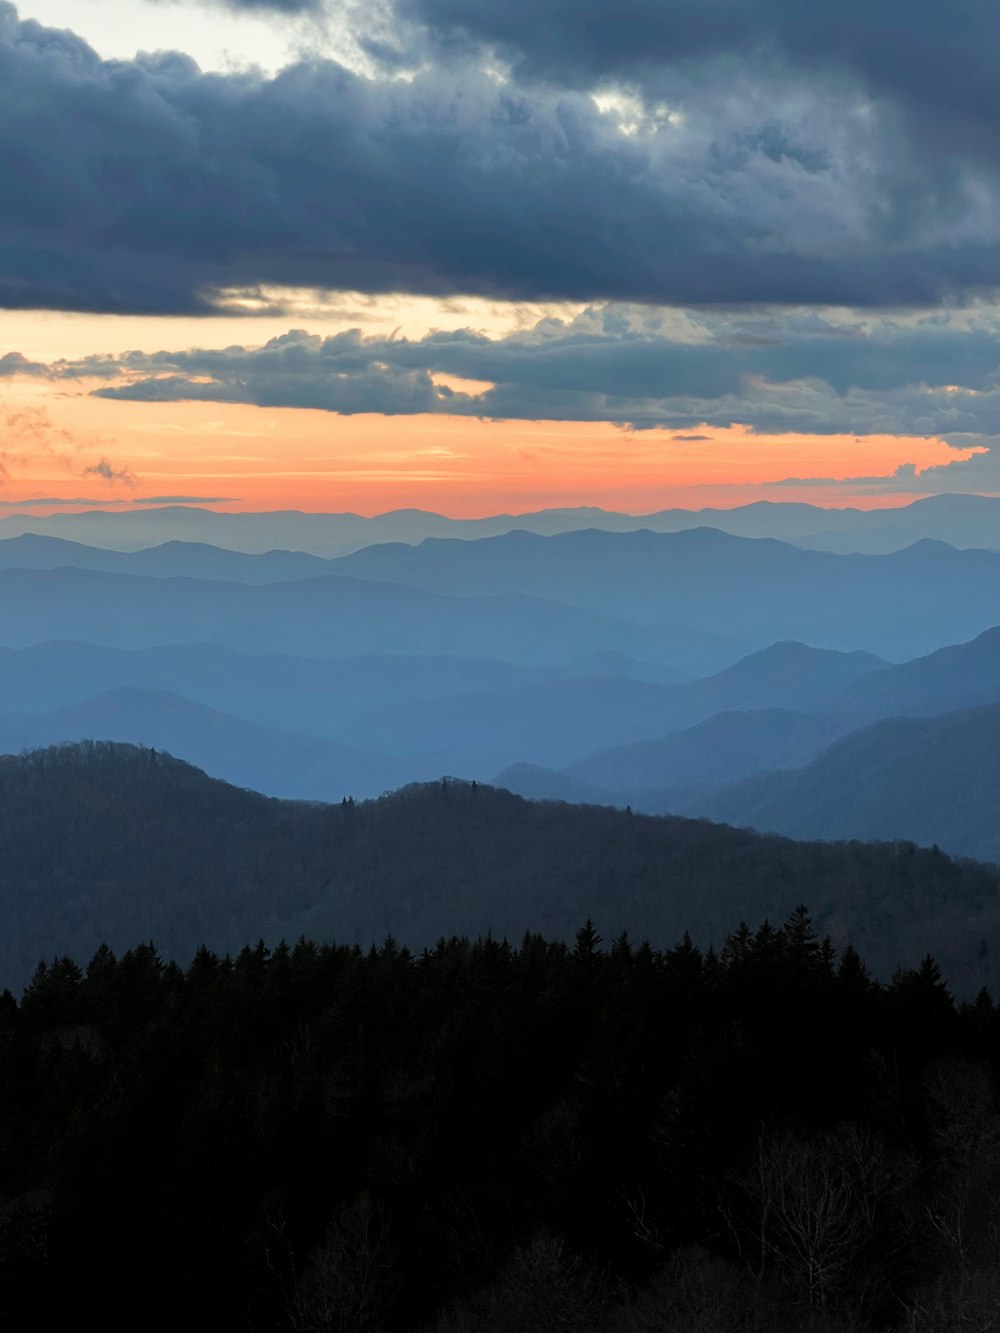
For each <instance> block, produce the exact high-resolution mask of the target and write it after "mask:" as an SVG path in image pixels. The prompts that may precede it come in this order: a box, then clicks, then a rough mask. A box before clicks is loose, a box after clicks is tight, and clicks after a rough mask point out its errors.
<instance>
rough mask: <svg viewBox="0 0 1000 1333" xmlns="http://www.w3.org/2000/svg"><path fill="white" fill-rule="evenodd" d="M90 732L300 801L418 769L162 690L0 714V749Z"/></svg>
mask: <svg viewBox="0 0 1000 1333" xmlns="http://www.w3.org/2000/svg"><path fill="white" fill-rule="evenodd" d="M93 737H100V738H101V739H102V740H108V741H127V742H131V743H134V744H139V745H143V746H148V747H152V748H154V749H167V748H169V749H170V750H173V751H176V753H178V754H183V755H184V756H185V758H186V759H187V760H188V761H189V762H191V763H192V764H196V765H197V766H198V767H199V768H202V769H204V770H205V771H206V772H208V773H210V774H211V775H212V776H213V777H218V778H224V779H226V781H228V782H231V783H234V784H235V785H236V786H239V787H252V788H254V789H255V790H257V791H264V792H267V793H268V794H269V795H272V796H285V797H295V798H299V799H303V800H327V801H333V800H336V801H339V800H341V799H342V798H343V797H345V796H353V795H357V796H370V795H373V794H374V795H377V794H379V793H381V792H384V791H387V790H389V789H390V788H393V787H398V786H400V785H401V784H402V783H404V782H412V781H413V780H414V779H415V778H416V777H419V776H421V772H420V765H419V761H417V760H414V759H413V758H407V759H399V758H394V757H393V756H390V755H386V754H384V753H383V754H377V755H376V754H368V753H366V752H365V751H363V750H360V749H357V748H355V747H353V746H349V745H343V744H340V743H338V742H337V741H333V740H329V739H327V738H326V737H321V736H316V735H307V734H305V733H302V732H298V733H296V732H289V731H279V730H277V729H276V728H274V727H267V726H261V725H260V724H258V723H255V722H249V721H247V720H246V719H244V718H240V717H234V716H232V715H231V714H228V713H223V712H219V711H218V710H217V709H214V708H206V707H205V706H204V705H203V704H199V703H194V702H193V701H192V700H190V699H185V698H182V697H181V696H180V695H177V694H171V693H168V692H167V691H165V690H144V689H138V688H135V687H131V686H122V687H120V688H118V689H114V690H108V691H106V692H105V693H103V694H100V695H97V696H96V697H95V698H92V699H88V700H86V701H85V702H83V703H78V704H73V705H70V706H69V707H66V708H60V709H55V710H54V711H52V712H48V713H16V714H11V713H0V752H4V753H17V752H19V751H21V750H30V749H37V748H39V747H44V746H49V745H54V744H60V743H63V742H73V741H83V740H88V739H91V738H93ZM432 771H433V770H431V769H425V770H424V772H423V774H422V775H423V776H425V777H426V776H429V775H430V774H431V772H432Z"/></svg>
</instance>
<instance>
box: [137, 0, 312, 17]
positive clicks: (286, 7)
mask: <svg viewBox="0 0 1000 1333" xmlns="http://www.w3.org/2000/svg"><path fill="white" fill-rule="evenodd" d="M151 3H153V4H171V3H174V0H151ZM207 3H210V4H213V5H218V6H220V7H222V8H225V9H233V10H236V12H237V13H248V14H261V13H268V12H273V13H275V14H318V13H320V12H322V10H323V8H324V0H207Z"/></svg>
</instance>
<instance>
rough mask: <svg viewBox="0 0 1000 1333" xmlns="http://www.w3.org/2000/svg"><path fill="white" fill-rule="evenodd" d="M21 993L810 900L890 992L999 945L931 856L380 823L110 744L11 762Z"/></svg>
mask: <svg viewBox="0 0 1000 1333" xmlns="http://www.w3.org/2000/svg"><path fill="white" fill-rule="evenodd" d="M0 830H2V838H3V876H2V878H0V910H2V912H3V919H4V922H5V930H4V933H3V936H2V938H0V981H2V982H3V984H6V985H11V986H17V985H20V984H22V983H23V981H24V980H25V978H26V976H27V975H28V974H29V973H30V971H31V970H32V968H33V967H34V964H35V962H36V960H37V959H38V958H39V957H42V956H45V957H52V956H53V955H57V954H67V953H68V954H70V955H72V956H75V957H78V958H88V957H90V956H91V955H92V954H93V952H94V950H95V949H96V948H97V947H98V945H99V944H100V943H101V942H102V941H106V942H107V943H108V944H109V945H110V946H111V947H112V948H115V949H120V948H124V947H129V946H131V945H132V944H134V942H135V941H136V940H141V939H150V938H152V939H154V940H156V942H157V943H158V944H159V945H160V947H161V948H162V950H163V951H164V953H165V954H166V955H167V956H170V957H177V958H180V959H186V958H189V957H190V956H191V955H192V954H193V953H194V951H195V950H196V949H197V948H198V946H199V945H201V944H207V945H209V946H210V947H212V948H215V949H223V950H224V949H234V948H239V947H241V946H242V945H243V943H245V941H246V940H247V939H256V938H258V937H263V938H264V939H266V940H270V941H272V942H274V941H277V940H278V939H280V938H281V937H285V938H288V939H295V938H297V937H298V935H299V934H301V933H306V934H309V935H311V936H313V937H315V938H317V939H334V938H335V939H337V940H339V941H341V942H347V943H350V942H353V941H358V942H359V943H361V944H363V945H365V946H367V945H368V944H369V943H370V942H371V941H372V940H381V939H383V938H384V937H385V936H386V935H387V934H389V933H392V934H393V935H395V936H396V937H397V938H398V939H400V940H402V941H404V942H406V943H407V944H409V945H410V946H411V947H414V948H420V947H422V946H423V945H425V944H433V943H434V941H436V940H437V939H438V938H439V937H440V936H442V935H444V936H450V935H452V934H455V933H459V934H461V933H470V934H472V935H478V934H481V933H484V932H485V931H487V930H492V931H493V932H494V933H495V934H496V935H508V936H510V937H512V938H515V939H518V938H520V936H521V935H522V933H523V932H524V931H525V930H529V929H530V930H543V931H546V932H548V933H550V934H553V935H556V936H559V937H561V938H572V936H573V935H574V934H575V932H576V930H577V928H578V927H579V925H580V923H581V921H583V920H584V919H585V918H586V917H588V916H589V917H591V918H592V919H593V920H594V921H595V922H596V923H597V924H598V927H599V928H600V929H601V930H602V932H603V933H605V934H606V935H607V936H608V937H609V938H610V937H612V936H613V935H614V934H616V933H618V932H619V931H621V930H622V929H628V930H629V932H630V933H631V934H632V935H633V937H634V938H643V937H648V938H649V939H650V940H651V941H653V942H654V943H656V942H673V941H675V940H676V939H677V938H679V937H680V935H681V934H682V933H683V931H684V930H686V929H690V930H691V933H692V935H694V936H695V938H696V939H699V940H701V941H702V942H705V943H708V942H710V941H712V940H715V941H717V942H718V941H721V939H722V938H723V937H724V935H725V934H726V933H727V932H728V931H729V929H730V928H731V923H732V921H733V920H739V919H740V917H745V918H746V919H747V920H750V921H760V920H762V919H763V918H764V917H769V918H770V919H771V920H775V921H780V920H783V919H784V918H785V917H786V916H787V915H788V914H789V912H790V911H791V910H792V909H793V908H794V906H795V905H796V904H797V903H798V902H799V901H806V902H808V903H809V904H810V905H811V907H812V909H813V913H814V916H815V918H816V921H817V927H818V928H820V929H822V930H824V931H826V930H829V931H831V932H832V933H833V934H834V936H835V938H836V939H837V940H839V941H843V940H845V939H851V940H853V941H854V942H855V943H856V944H857V946H858V947H859V949H860V950H861V951H862V953H863V954H864V955H865V956H866V958H867V959H868V961H869V962H870V963H871V965H872V966H873V967H874V968H875V969H876V970H877V971H879V972H881V973H882V974H886V973H888V972H891V971H892V969H893V968H894V967H895V966H896V964H897V963H898V962H899V961H900V960H901V959H907V960H908V959H910V958H913V957H919V956H920V954H921V953H923V952H925V951H927V950H928V949H933V952H934V954H935V956H937V957H938V958H939V960H940V961H941V963H942V966H943V967H945V969H946V970H947V972H948V974H949V976H950V977H951V979H952V982H953V983H954V984H955V985H956V986H958V987H959V988H964V989H965V990H969V989H975V987H976V986H977V985H978V984H980V982H981V981H983V980H985V981H988V982H990V983H995V981H997V980H1000V957H998V958H997V959H996V960H994V959H993V958H992V957H991V956H990V955H988V954H987V955H986V956H985V958H984V959H980V958H979V957H978V956H977V948H978V945H979V943H980V941H981V940H982V939H983V938H984V937H987V938H988V937H991V936H993V935H994V934H995V933H996V930H997V927H998V926H1000V883H998V872H997V870H996V869H995V868H993V867H984V866H978V865H972V864H963V863H960V862H956V861H952V860H950V859H949V858H948V857H946V856H943V855H941V854H936V853H933V852H929V851H921V850H918V849H916V848H914V847H912V846H904V847H896V846H864V845H861V844H845V845H825V844H798V843H793V842H789V841H786V840H783V839H778V838H760V837H757V836H756V835H754V834H752V833H748V832H746V831H741V830H737V829H730V828H720V827H717V826H714V825H711V824H708V823H706V822H703V821H690V820H684V819H676V818H662V819H652V818H646V817H643V816H639V815H628V814H625V813H623V812H619V811H615V810H606V809H599V808H594V807H585V806H567V805H560V804H548V803H541V804H535V803H531V802H528V801H524V800H522V799H520V798H518V797H516V796H512V795H510V794H509V793H506V792H502V791H496V790H494V789H491V788H486V787H476V786H472V785H468V784H463V783H456V782H438V783H434V784H430V785H425V786H416V787H410V788H404V789H402V790H401V791H399V792H396V793H395V794H394V795H392V796H388V797H385V798H382V799H380V800H376V801H372V802H367V803H365V804H361V805H351V804H346V805H334V806H320V805H314V804H307V803H296V802H291V803H289V802H282V801H278V800H273V799H268V798H265V797H262V796H258V795H256V794H254V793H252V792H247V791H242V790H239V789H237V788H234V787H231V786H228V785H226V784H225V783H222V782H218V781H216V780H213V779H210V778H207V777H206V776H205V775H204V774H203V773H201V772H199V771H198V770H197V769H194V768H192V767H190V766H189V765H187V764H183V763H181V762H179V761H176V760H172V759H170V758H168V757H166V756H163V755H160V754H157V753H156V752H154V751H149V750H143V749H139V748H136V747H129V746H116V745H110V744H91V745H82V746H70V747H58V748H56V749H53V750H42V751H38V752H35V753H33V754H30V755H26V756H21V757H11V756H8V757H5V758H2V759H0Z"/></svg>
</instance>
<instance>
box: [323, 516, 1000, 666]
mask: <svg viewBox="0 0 1000 1333" xmlns="http://www.w3.org/2000/svg"><path fill="white" fill-rule="evenodd" d="M333 569H334V570H339V571H342V572H343V573H344V574H345V575H349V576H350V577H352V578H370V579H373V580H377V581H385V582H393V583H403V584H407V585H409V586H412V587H419V588H422V589H424V590H425V591H433V592H437V593H440V594H449V595H456V596H465V597H481V596H488V595H496V594H500V593H511V592H525V593H527V592H530V593H531V594H532V595H533V596H536V597H548V598H551V599H553V600H555V601H558V602H560V603H564V604H566V605H571V606H578V607H581V608H585V609H587V610H590V611H595V612H600V613H603V614H611V613H613V614H616V615H629V616H632V617H634V618H635V619H636V620H639V621H642V622H645V623H657V622H664V623H670V624H678V625H686V626H690V627H691V628H692V629H697V630H701V631H702V632H705V633H719V632H720V630H721V629H722V628H723V627H724V629H725V633H726V634H729V635H732V636H733V637H735V638H742V639H743V640H745V641H746V642H748V643H750V644H756V645H759V646H763V645H764V644H767V643H773V642H775V641H780V640H785V639H797V640H801V641H803V642H806V643H811V644H814V645H816V646H819V647H829V648H842V649H847V648H852V649H856V648H863V649H866V650H867V651H869V652H872V653H876V654H879V655H881V656H885V657H889V658H894V659H896V660H899V659H900V658H908V657H912V656H915V655H917V654H919V653H926V652H930V651H933V650H934V649H935V648H939V647H941V646H943V645H945V644H948V643H954V642H956V641H958V640H961V639H966V638H969V637H971V636H972V635H974V634H978V633H980V632H981V631H982V630H984V629H986V628H988V627H989V626H990V625H993V624H996V623H997V622H998V621H1000V552H995V551H983V550H961V551H959V550H956V549H954V548H953V547H950V546H947V545H945V544H943V543H941V542H935V541H929V540H925V541H920V542H917V543H915V544H914V545H912V546H909V547H907V548H906V549H904V550H900V551H896V552H894V553H892V554H890V555H878V556H875V555H837V554H831V553H829V552H826V551H815V550H805V549H801V548H799V547H795V546H791V545H789V544H787V543H784V542H779V541H774V540H771V539H763V538H761V539H756V540H749V539H746V538H741V537H733V536H730V535H728V534H726V533H723V532H719V531H717V530H715V529H711V528H696V529H692V530H690V531H687V532H679V533H666V534H664V533H657V532H650V531H637V532H626V533H613V532H602V531H595V530H591V531H583V532H569V533H562V534H559V535H557V536H553V537H539V536H536V535H534V534H531V533H526V532H510V533H506V534H505V535H503V536H501V537H494V538H484V539H482V540H480V541H477V542H472V543H469V542H463V541H457V540H454V539H451V540H438V539H429V540H427V541H424V542H422V543H421V544H420V545H419V546H417V547H415V548H414V547H410V546H402V545H395V544H383V545H381V546H375V547H370V548H367V549H365V550H362V551H357V552H355V553H354V554H353V555H351V556H347V557H345V558H344V559H342V560H338V561H335V562H334V564H333ZM887 607H892V615H891V616H887V615H886V608H887Z"/></svg>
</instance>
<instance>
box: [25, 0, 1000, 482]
mask: <svg viewBox="0 0 1000 1333" xmlns="http://www.w3.org/2000/svg"><path fill="white" fill-rule="evenodd" d="M210 2H211V3H222V2H223V0H210ZM229 7H230V8H232V9H253V10H255V11H257V12H258V13H260V12H261V11H268V10H271V11H273V18H274V22H275V23H276V24H279V23H283V22H285V21H286V20H288V19H290V18H295V19H296V21H299V20H301V19H303V18H308V19H309V20H310V21H313V22H315V24H316V27H317V32H319V31H320V30H321V29H324V28H325V30H326V31H329V30H331V29H332V28H337V29H338V31H339V32H340V33H341V36H343V35H344V34H346V35H347V37H349V39H350V40H349V41H348V42H347V43H346V46H345V43H344V42H341V43H340V46H341V47H343V48H344V49H347V48H348V47H352V44H353V47H352V49H354V50H355V51H356V52H357V53H359V59H358V61H357V62H355V64H354V65H353V66H352V67H348V66H347V65H345V64H342V63H338V62H337V61H334V60H332V59H327V58H322V57H320V56H312V57H309V58H303V59H301V60H300V61H299V62H298V63H296V64H294V65H292V66H290V67H288V68H286V69H284V70H283V71H281V72H280V73H279V74H277V75H276V76H275V77H266V76H264V75H263V74H261V73H259V72H254V71H242V72H232V73H225V74H221V73H204V72H202V71H201V70H200V69H199V68H198V66H197V65H196V64H195V63H194V62H193V61H192V60H191V59H190V58H189V57H188V56H186V55H184V54H182V53H179V52H157V53H155V54H147V55H141V56H138V57H137V58H136V59H134V60H130V61H124V60H114V61H108V60H102V59H100V58H99V57H98V56H97V54H96V53H95V52H94V51H93V50H92V49H91V48H90V47H89V46H88V45H87V44H86V43H85V42H84V41H83V40H81V39H80V38H78V37H77V36H75V35H74V34H72V33H70V32H66V31H55V30H52V29H48V28H45V27H42V26H40V25H39V24H37V23H34V22H30V21H23V20H22V19H20V17H19V15H18V12H17V10H16V9H15V8H14V6H13V5H11V4H7V3H3V0H0V170H2V172H3V174H4V178H5V179H8V180H13V179H16V180H17V181H18V189H17V191H16V192H10V197H9V198H8V199H6V200H5V207H4V214H3V218H2V220H0V304H2V305H4V306H6V307H7V308H32V307H35V308H53V309H59V310H78V311H96V312H112V311H115V312H138V313H146V314H151V315H162V314H176V313H192V312H194V313H197V312H208V311H211V310H213V309H225V310H226V312H227V313H230V314H235V313H238V308H236V309H234V307H233V305H232V303H231V302H228V301H227V300H226V299H225V294H226V293H231V292H233V291H243V292H250V293H253V292H263V291H264V290H265V289H266V290H267V291H268V292H273V291H275V290H277V291H279V293H280V290H281V289H282V288H289V287H296V288H311V289H316V290H320V291H327V292H329V291H334V290H338V289H340V290H352V291H363V292H368V293H370V294H376V295H377V294H378V293H388V292H393V293H409V294H414V295H416V294H423V295H432V296H446V297H450V296H463V295H468V296H483V297H487V298H491V299H497V300H510V301H517V302H535V301H550V300H552V301H558V300H566V301H573V302H585V303H589V305H590V308H589V309H588V310H586V311H585V312H584V313H583V314H582V315H580V316H579V317H578V318H576V319H575V320H573V321H569V322H559V321H552V320H545V321H542V322H540V323H539V324H538V325H537V326H536V327H535V328H533V329H530V330H528V331H525V332H517V333H514V334H511V335H509V336H507V337H503V338H487V337H485V336H483V335H481V334H479V333H477V332H474V331H469V330H463V331H459V332H453V333H436V334H431V335H429V336H428V337H425V338H421V339H418V340H408V339H401V338H391V339H387V338H380V337H376V338H367V337H363V336H362V335H361V334H360V333H358V332H353V333H350V332H349V333H342V334H338V335H336V336H334V337H330V338H325V339H324V338H319V337H315V336H312V335H310V334H309V333H303V332H297V331H292V332H290V333H288V334H287V335H286V336H285V337H282V338H278V339H275V340H273V341H272V342H270V343H268V344H267V345H266V346H263V347H259V346H255V345H254V340H253V338H252V337H248V338H247V339H245V340H241V345H237V346H235V347H230V348H226V349H224V350H214V351H213V350H207V349H192V350H186V351H164V352H156V353H133V354H130V355H128V356H126V357H121V358H103V357H96V358H91V359H89V360H87V361H86V362H77V363H60V364H58V365H53V366H47V365H44V364H41V363H39V362H36V361H32V360H30V359H28V358H26V357H24V356H22V355H20V354H19V353H18V352H17V351H16V350H11V351H10V352H8V353H6V354H5V355H2V356H0V375H2V376H14V375H29V376H43V377H55V378H63V377H77V376H95V377H97V378H98V379H100V380H103V381H105V382H104V384H103V385H102V386H101V387H98V388H97V390H96V392H98V393H100V394H101V395H103V396H106V397H118V398H130V399H133V400H158V401H162V400H178V399H199V400H204V401H216V402H240V403H255V404H259V405H261V406H268V407H275V406H289V407H311V408H320V409H324V410H328V411H332V412H342V413H356V412H380V413H386V414H400V413H420V412H435V413H443V414H458V415H471V416H481V417H491V418H518V417H520V418H548V419H567V420H579V421H598V420H609V421H613V422H618V423H621V424H623V425H628V426H631V427H635V428H640V429H641V428H648V427H665V428H668V429H672V430H677V431H692V430H694V431H696V430H697V429H698V428H699V427H701V426H728V425H730V424H733V423H739V424H743V425H747V426H749V427H750V428H752V429H753V430H755V431H757V432H761V433H763V432H768V433H775V432H784V431H795V432H803V433H806V432H808V433H831V432H833V433H841V432H848V433H856V434H859V435H861V434H874V433H899V434H912V435H921V436H939V437H941V438H943V439H945V440H947V441H948V442H949V443H951V444H953V445H955V446H956V447H961V448H968V447H972V446H979V447H981V448H983V450H984V451H983V452H981V453H980V454H978V455H977V456H976V457H975V458H973V459H972V460H970V461H968V462H962V463H955V464H950V465H946V466H945V467H943V468H941V469H937V470H933V471H931V472H925V473H922V474H921V479H922V484H925V485H928V486H936V485H941V486H942V487H950V486H956V485H960V486H962V487H963V488H964V487H975V486H983V485H996V484H997V483H998V481H1000V478H998V476H997V475H996V474H997V464H996V463H995V462H994V461H993V456H992V455H991V454H990V453H989V452H988V449H989V445H990V443H991V441H992V440H993V439H994V438H997V437H1000V411H998V406H1000V397H998V390H997V366H998V360H997V356H996V352H995V347H996V331H997V323H998V319H997V316H996V314H995V307H994V305H993V302H994V299H995V288H996V285H997V283H996V275H997V273H998V272H1000V157H998V149H997V144H998V143H1000V136H998V134H997V124H996V121H997V116H998V111H997V103H996V100H995V97H994V95H993V88H994V79H993V69H992V65H991V63H990V53H991V52H992V51H994V50H995V49H996V41H997V39H998V36H1000V32H998V29H1000V16H998V11H997V10H996V8H995V6H991V5H989V4H986V3H983V2H981V0H976V2H975V3H970V4H968V5H965V6H963V7H962V9H961V12H956V11H955V10H954V8H953V7H948V8H947V9H946V8H945V7H942V6H940V5H936V4H931V3H929V0H923V3H919V4H916V5H914V4H907V5H906V6H905V7H904V6H903V4H902V0H886V3H885V4H883V5H882V7H881V11H880V12H881V13H882V16H883V19H885V18H886V11H888V12H889V13H890V15H891V22H890V21H884V22H881V23H879V24H874V23H872V22H871V21H870V20H871V11H870V9H869V7H868V6H867V5H863V4H862V3H861V2H860V0H847V2H846V3H845V4H842V5H839V6H837V7H836V8H835V9H834V8H829V7H825V8H824V7H818V8H817V7H807V8H803V7H802V6H801V5H797V4H796V5H793V4H792V2H791V0H753V2H752V3H746V0H719V3H716V4H713V5H712V6H706V5H704V4H700V3H695V0H637V3H636V4H635V5H632V6H630V7H629V16H628V22H627V23H624V22H622V21H621V19H620V18H619V17H618V16H617V15H616V12H615V10H614V8H613V7H607V6H603V7H602V6H594V5H592V3H591V0H573V2H572V3H570V2H569V0H543V2H542V3H539V0H504V2H503V3H499V0H396V3H395V4H394V5H393V4H388V3H386V4H375V5H365V6H361V5H357V4H353V3H350V2H349V0H343V2H342V3H333V2H331V3H328V4H324V3H322V0H229ZM897 11H898V12H897ZM904 38H905V40H904ZM317 45H319V44H317ZM279 299H280V298H279ZM669 308H672V309H669ZM685 308H686V309H687V310H688V313H687V314H683V313H681V312H682V311H683V309H685ZM272 309H273V307H272ZM710 310H714V313H707V312H708V311H710ZM887 310H891V311H892V313H891V314H886V313H885V311H887ZM879 311H881V312H882V313H877V312H879ZM866 312H867V313H866ZM449 379H451V380H456V379H457V380H472V381H478V382H480V383H485V384H486V385H488V386H489V387H487V388H485V389H482V390H478V389H476V390H470V391H468V392H463V391H461V389H462V386H461V385H459V386H458V387H457V388H456V387H455V386H454V385H451V386H449V384H448V383H447V380H449ZM791 480H793V481H794V479H791ZM810 480H811V479H810ZM912 480H913V478H912V476H910V475H909V473H908V472H907V471H906V469H903V470H902V472H901V473H900V474H899V476H898V477H897V478H895V479H893V478H889V479H885V485H887V486H889V487H891V486H892V485H894V484H897V483H898V484H900V485H903V484H909V485H912Z"/></svg>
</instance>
